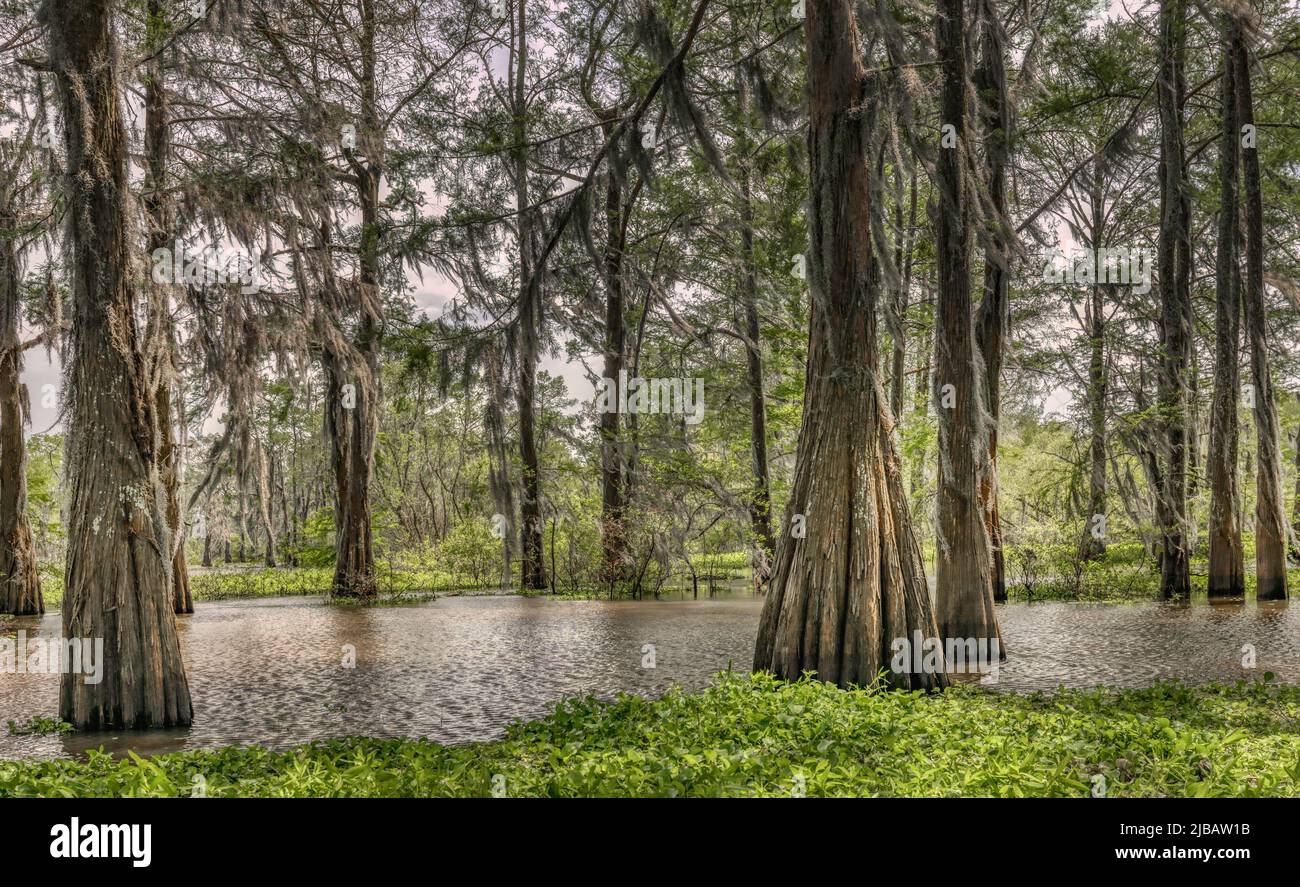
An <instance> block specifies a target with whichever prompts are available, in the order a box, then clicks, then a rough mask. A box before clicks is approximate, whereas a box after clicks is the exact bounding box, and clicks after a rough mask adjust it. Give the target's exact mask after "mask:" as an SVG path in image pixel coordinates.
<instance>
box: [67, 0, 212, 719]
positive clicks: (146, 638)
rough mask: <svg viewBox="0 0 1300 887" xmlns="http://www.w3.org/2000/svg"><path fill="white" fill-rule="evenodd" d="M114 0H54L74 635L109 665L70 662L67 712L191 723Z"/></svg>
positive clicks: (69, 623) (69, 616) (69, 599)
mask: <svg viewBox="0 0 1300 887" xmlns="http://www.w3.org/2000/svg"><path fill="white" fill-rule="evenodd" d="M114 8H115V3H114V2H113V0H49V2H47V3H46V5H45V6H44V7H43V9H44V13H43V14H44V16H45V22H46V24H47V26H48V34H49V60H50V64H51V66H52V68H53V69H54V72H55V75H56V78H57V81H58V87H59V97H60V102H61V105H62V111H63V127H64V139H65V145H66V148H67V161H66V188H67V216H66V217H67V221H68V227H69V235H70V236H69V241H70V242H71V244H72V255H71V256H70V258H69V262H68V264H69V266H70V271H71V278H72V300H73V314H72V333H71V338H72V344H71V363H70V366H69V370H68V375H69V384H68V392H69V395H70V414H69V418H70V422H69V431H68V439H67V444H66V455H65V461H64V465H65V470H66V471H67V483H68V490H69V495H68V509H67V514H68V554H67V565H66V573H65V579H64V601H63V608H62V611H63V636H64V637H65V638H66V639H68V640H69V641H71V640H74V639H75V640H79V641H80V642H81V643H82V645H83V647H84V646H85V645H86V644H92V645H94V644H96V643H97V642H99V641H102V645H103V660H102V661H103V668H104V672H103V677H102V680H100V681H99V682H98V683H95V684H90V683H86V682H85V680H84V675H82V674H76V673H74V672H72V671H71V670H70V671H68V672H65V673H64V674H63V675H62V677H61V679H60V684H59V715H60V717H62V718H63V719H64V720H65V721H68V722H69V723H71V724H72V725H73V726H75V727H77V728H79V729H97V728H101V729H102V728H113V729H117V728H131V727H137V728H139V727H152V726H173V725H184V724H188V723H189V722H190V720H191V718H192V717H193V710H192V707H191V704H190V692H189V686H188V684H187V682H186V678H185V666H184V663H183V662H182V660H181V651H180V641H179V638H178V637H177V632H176V617H175V616H174V614H173V612H172V599H171V587H170V585H171V573H170V568H171V559H170V557H169V556H168V552H167V542H168V539H169V537H170V531H169V528H168V526H167V520H166V517H165V516H164V514H163V504H164V503H165V501H166V490H165V489H164V488H163V484H162V479H161V477H160V475H159V471H158V464H157V445H158V417H157V416H156V415H155V414H154V410H155V406H156V404H155V401H154V398H153V397H152V393H151V391H150V389H149V385H148V379H147V378H146V375H145V361H144V357H143V355H142V353H141V348H140V342H139V336H138V332H137V330H136V321H135V310H134V309H135V304H134V303H135V299H134V296H135V293H133V292H132V290H131V287H130V284H129V280H128V276H129V272H130V268H131V254H130V240H129V237H128V232H127V227H126V220H127V218H128V207H127V206H126V204H125V201H127V200H128V199H129V195H130V190H129V181H128V178H127V169H126V152H127V140H126V131H125V129H124V127H123V124H122V118H121V107H120V102H119V97H118V70H117V65H118V58H119V56H118V47H117V45H116V38H115V36H114V23H113V18H114V11H115V9H114Z"/></svg>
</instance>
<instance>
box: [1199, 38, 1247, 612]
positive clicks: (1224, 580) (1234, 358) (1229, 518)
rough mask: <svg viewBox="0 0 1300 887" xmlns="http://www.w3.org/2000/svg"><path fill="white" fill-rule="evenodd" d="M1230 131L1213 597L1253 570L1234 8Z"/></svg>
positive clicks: (1225, 107) (1224, 159)
mask: <svg viewBox="0 0 1300 887" xmlns="http://www.w3.org/2000/svg"><path fill="white" fill-rule="evenodd" d="M1220 27H1221V35H1222V58H1223V62H1224V73H1223V80H1222V88H1223V92H1222V98H1221V105H1222V134H1221V137H1220V139H1219V223H1218V252H1217V256H1216V259H1215V286H1214V289H1215V324H1214V336H1215V360H1214V405H1213V409H1212V412H1211V415H1210V450H1209V453H1208V458H1207V460H1206V462H1207V464H1206V473H1207V474H1208V475H1209V480H1210V567H1209V580H1208V586H1207V587H1208V592H1209V596H1210V597H1211V598H1225V597H1242V596H1244V595H1245V593H1246V569H1245V565H1244V555H1243V549H1242V544H1241V491H1240V486H1239V480H1238V477H1237V454H1238V444H1239V437H1240V435H1239V430H1238V427H1237V398H1238V392H1239V390H1240V387H1241V370H1240V361H1241V292H1240V290H1239V289H1238V283H1239V273H1238V269H1237V249H1236V244H1237V172H1238V165H1239V161H1238V150H1237V148H1238V139H1239V134H1238V132H1237V103H1236V71H1235V65H1234V58H1235V54H1236V45H1237V43H1239V42H1240V40H1241V29H1240V27H1239V26H1238V24H1237V22H1236V21H1235V20H1234V19H1233V17H1232V16H1231V15H1229V14H1228V13H1224V14H1223V16H1222V23H1221V25H1220Z"/></svg>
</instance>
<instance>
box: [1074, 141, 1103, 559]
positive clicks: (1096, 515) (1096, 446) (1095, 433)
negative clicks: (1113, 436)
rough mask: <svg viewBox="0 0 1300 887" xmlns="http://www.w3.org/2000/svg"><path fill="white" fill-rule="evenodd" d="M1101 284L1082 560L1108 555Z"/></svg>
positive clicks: (1098, 243) (1099, 236)
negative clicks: (1105, 530)
mask: <svg viewBox="0 0 1300 887" xmlns="http://www.w3.org/2000/svg"><path fill="white" fill-rule="evenodd" d="M1104 175H1105V166H1104V164H1103V161H1102V158H1101V154H1100V152H1098V156H1097V159H1096V161H1095V163H1094V165H1093V176H1092V182H1091V185H1092V188H1091V194H1090V198H1091V199H1090V201H1089V203H1090V206H1089V210H1090V213H1091V220H1090V221H1091V242H1090V243H1089V246H1090V247H1091V248H1092V250H1093V255H1094V256H1099V255H1101V252H1100V251H1101V250H1102V249H1103V248H1104V245H1105V242H1104V241H1105V236H1106V235H1105V225H1104V219H1105V213H1106V206H1105V197H1104V193H1103V187H1104V183H1105V178H1104ZM1105 294H1106V291H1105V288H1104V285H1103V284H1102V282H1101V281H1099V280H1094V281H1093V284H1092V296H1091V300H1090V301H1089V303H1088V308H1087V312H1086V313H1085V315H1084V320H1085V322H1086V324H1087V329H1086V332H1087V334H1088V346H1089V347H1088V424H1089V436H1090V441H1089V447H1088V451H1089V471H1088V511H1087V514H1086V515H1085V520H1084V525H1083V535H1082V537H1081V538H1080V540H1079V557H1080V558H1082V559H1083V560H1095V559H1096V558H1099V557H1101V556H1102V555H1103V554H1105V553H1106V534H1105V532H1104V529H1105V526H1106V507H1107V490H1106V393H1107V384H1106V383H1107V380H1106V299H1105Z"/></svg>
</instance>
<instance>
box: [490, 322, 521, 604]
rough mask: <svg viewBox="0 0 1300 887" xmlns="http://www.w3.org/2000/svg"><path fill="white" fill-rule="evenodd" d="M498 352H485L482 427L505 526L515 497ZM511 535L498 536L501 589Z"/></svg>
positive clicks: (505, 579) (511, 515)
mask: <svg viewBox="0 0 1300 887" xmlns="http://www.w3.org/2000/svg"><path fill="white" fill-rule="evenodd" d="M501 361H502V355H501V350H500V348H499V347H497V345H496V344H495V343H492V344H489V345H488V346H487V349H486V354H485V363H486V373H485V375H486V377H487V388H488V397H487V405H486V406H485V408H484V410H485V412H484V418H483V424H484V425H485V426H486V429H487V443H488V489H489V490H490V491H491V493H492V502H493V504H494V505H495V506H496V508H497V513H498V514H500V515H501V516H502V517H503V518H504V520H505V522H506V526H507V527H508V526H510V525H513V524H514V521H515V497H514V492H513V490H512V489H511V487H510V458H509V456H508V454H507V450H506V422H505V413H506V406H505V404H506V391H505V385H503V384H502V379H503V376H504V369H503V368H502V366H501ZM513 539H514V534H512V533H510V532H509V531H508V530H507V531H506V532H503V533H502V535H501V588H502V589H503V590H504V589H507V588H509V587H510V584H511V580H510V555H511V552H512V549H513V544H512V540H513Z"/></svg>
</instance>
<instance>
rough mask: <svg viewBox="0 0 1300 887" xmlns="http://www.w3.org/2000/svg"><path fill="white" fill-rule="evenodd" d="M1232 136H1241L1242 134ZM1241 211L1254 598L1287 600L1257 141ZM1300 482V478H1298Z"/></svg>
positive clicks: (1242, 83)
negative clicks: (1253, 462) (1253, 442)
mask: <svg viewBox="0 0 1300 887" xmlns="http://www.w3.org/2000/svg"><path fill="white" fill-rule="evenodd" d="M1237 32H1238V34H1237V41H1236V43H1235V44H1234V46H1233V64H1234V66H1235V69H1236V87H1237V90H1236V91H1237V97H1236V98H1237V123H1238V126H1239V129H1240V128H1244V127H1246V126H1249V127H1251V129H1252V130H1253V129H1254V126H1255V107H1254V97H1253V96H1252V94H1251V82H1250V55H1249V52H1248V51H1247V46H1246V40H1245V35H1244V30H1243V28H1242V26H1241V24H1240V23H1238V24H1237ZM1233 138H1237V139H1239V141H1240V133H1235V134H1234V135H1233ZM1241 164H1242V181H1243V184H1244V193H1243V195H1242V196H1243V200H1242V204H1243V212H1244V214H1245V217H1246V219H1245V221H1246V280H1245V283H1246V286H1245V290H1244V292H1243V294H1242V298H1243V303H1244V305H1245V317H1246V332H1247V335H1248V336H1249V337H1250V369H1251V378H1252V379H1253V380H1254V383H1255V392H1254V396H1255V409H1254V412H1255V434H1256V439H1257V448H1258V452H1259V459H1258V463H1257V470H1256V475H1255V597H1256V599H1257V600H1261V601H1277V600H1286V597H1287V573H1286V553H1287V527H1286V518H1285V517H1284V515H1285V511H1284V507H1283V501H1282V431H1281V426H1280V422H1279V419H1278V413H1277V398H1276V395H1275V393H1274V391H1273V375H1272V372H1271V371H1270V369H1269V365H1268V357H1269V344H1268V313H1267V309H1266V307H1265V303H1264V211H1263V204H1262V201H1261V198H1260V185H1259V154H1258V153H1257V152H1256V150H1255V143H1254V142H1253V141H1251V142H1249V143H1244V144H1242V147H1241ZM1297 482H1298V483H1300V480H1298V481H1297Z"/></svg>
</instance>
